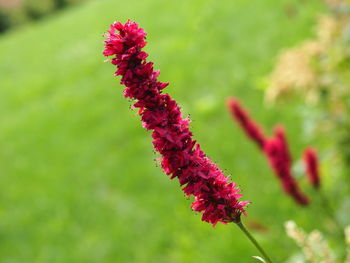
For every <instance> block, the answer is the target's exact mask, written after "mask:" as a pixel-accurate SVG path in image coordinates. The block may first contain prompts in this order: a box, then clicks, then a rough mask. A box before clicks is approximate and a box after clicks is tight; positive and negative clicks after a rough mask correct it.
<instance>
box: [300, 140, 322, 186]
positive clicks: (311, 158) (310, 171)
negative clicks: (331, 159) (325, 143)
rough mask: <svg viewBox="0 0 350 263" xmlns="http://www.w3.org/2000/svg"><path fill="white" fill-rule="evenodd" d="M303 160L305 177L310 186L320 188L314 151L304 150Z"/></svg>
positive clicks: (312, 149)
mask: <svg viewBox="0 0 350 263" xmlns="http://www.w3.org/2000/svg"><path fill="white" fill-rule="evenodd" d="M303 160H304V164H305V168H306V175H307V177H308V179H309V182H310V184H311V185H312V186H313V187H314V188H315V189H319V188H320V181H321V180H320V174H319V169H318V158H317V153H316V150H315V149H314V148H312V147H309V148H307V149H305V150H304V153H303Z"/></svg>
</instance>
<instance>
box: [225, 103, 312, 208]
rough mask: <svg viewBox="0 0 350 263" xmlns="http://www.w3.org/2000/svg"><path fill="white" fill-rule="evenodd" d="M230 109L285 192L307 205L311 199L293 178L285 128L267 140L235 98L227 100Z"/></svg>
mask: <svg viewBox="0 0 350 263" xmlns="http://www.w3.org/2000/svg"><path fill="white" fill-rule="evenodd" d="M227 106H228V109H229V111H230V113H231V115H232V117H233V120H235V121H236V122H237V123H238V124H239V125H240V127H241V128H242V130H243V131H244V132H245V133H246V135H247V136H248V138H250V139H251V140H252V141H253V142H255V143H256V144H257V145H258V147H259V148H260V150H261V151H262V152H263V153H264V154H265V156H266V158H267V159H268V161H269V163H270V166H271V167H272V169H273V171H274V173H275V175H276V177H277V178H278V179H279V180H280V182H281V184H282V187H283V190H284V192H285V193H286V194H287V195H290V196H291V197H292V198H293V199H294V201H295V202H296V203H297V204H299V205H307V204H308V203H309V199H308V198H307V196H306V195H305V194H304V193H302V191H301V190H300V188H299V186H298V183H297V181H296V180H295V179H294V177H293V176H292V171H291V165H292V158H291V156H290V151H289V146H288V142H287V139H286V135H285V131H284V128H283V127H282V126H281V125H278V126H276V127H275V129H274V136H272V137H270V138H266V136H265V135H264V132H263V131H262V129H261V128H260V127H259V125H258V124H257V123H256V122H255V121H254V120H253V119H252V118H251V117H250V115H249V113H248V111H247V110H246V109H244V108H243V106H242V105H241V103H240V102H239V101H238V100H237V99H235V98H229V99H228V100H227Z"/></svg>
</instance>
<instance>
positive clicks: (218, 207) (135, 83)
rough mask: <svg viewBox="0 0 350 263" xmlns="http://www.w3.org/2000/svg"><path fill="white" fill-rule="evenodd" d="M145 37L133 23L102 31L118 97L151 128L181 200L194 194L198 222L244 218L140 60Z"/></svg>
mask: <svg viewBox="0 0 350 263" xmlns="http://www.w3.org/2000/svg"><path fill="white" fill-rule="evenodd" d="M145 37H146V33H145V31H144V30H143V29H142V28H139V27H138V24H137V23H134V22H132V21H130V20H129V21H127V22H126V23H125V24H124V25H123V24H121V23H120V22H116V23H114V24H112V25H111V29H110V30H109V31H108V32H107V33H106V40H105V50H104V51H103V54H104V55H105V56H113V57H112V59H111V60H110V61H111V63H112V64H113V65H116V66H117V71H116V73H115V75H121V76H122V77H121V82H120V83H121V84H122V85H124V86H126V88H125V90H124V96H125V97H126V98H131V99H134V100H135V104H134V105H133V106H134V107H135V108H138V109H139V111H138V113H139V115H140V116H141V120H142V125H143V127H145V128H146V129H147V130H152V138H153V146H154V148H155V150H156V151H157V152H158V153H160V154H161V158H160V160H161V165H162V168H163V171H164V172H165V173H166V174H167V175H170V176H171V178H175V177H177V178H178V180H179V182H180V185H182V186H184V187H183V191H184V192H185V194H186V195H187V196H194V198H195V201H194V202H193V204H192V206H191V207H192V209H193V210H194V211H197V212H200V213H202V220H203V221H206V222H209V223H211V224H213V225H215V224H216V223H217V222H222V223H228V222H239V220H240V216H241V213H244V214H245V210H244V208H245V206H246V205H247V204H248V202H247V201H239V198H240V197H241V194H240V193H239V189H238V188H237V187H236V185H235V184H234V183H230V182H229V179H228V178H227V177H226V176H225V175H224V174H223V172H222V171H221V170H220V169H219V168H218V167H217V166H216V165H215V164H214V163H213V162H212V161H211V160H210V159H209V158H208V157H207V156H206V155H205V154H204V153H203V151H202V150H201V149H200V146H199V144H198V143H197V142H196V141H194V140H193V138H192V137H193V135H192V133H191V131H190V130H189V120H188V119H184V118H183V117H182V114H181V111H180V110H181V109H180V107H179V106H178V104H177V103H176V101H174V100H173V99H172V98H171V97H170V96H169V95H168V94H162V90H163V89H164V88H165V87H166V86H167V85H168V83H163V82H160V81H158V80H157V77H158V75H159V71H155V70H153V63H151V62H146V58H147V56H148V54H147V53H145V52H144V51H142V50H141V49H142V48H143V47H144V46H145V45H146V42H145Z"/></svg>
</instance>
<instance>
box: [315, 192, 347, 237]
mask: <svg viewBox="0 0 350 263" xmlns="http://www.w3.org/2000/svg"><path fill="white" fill-rule="evenodd" d="M317 192H318V195H319V196H320V199H321V202H322V204H321V205H322V207H323V209H324V210H325V212H326V213H327V215H328V216H329V217H330V218H331V219H332V221H333V222H334V224H335V225H336V226H337V228H338V229H339V231H340V233H341V234H342V235H344V233H343V227H342V225H341V224H340V222H339V221H338V219H337V218H336V216H335V212H334V210H333V209H332V207H331V205H330V204H329V201H328V199H327V197H326V196H325V195H324V193H323V191H322V190H321V189H318V190H317Z"/></svg>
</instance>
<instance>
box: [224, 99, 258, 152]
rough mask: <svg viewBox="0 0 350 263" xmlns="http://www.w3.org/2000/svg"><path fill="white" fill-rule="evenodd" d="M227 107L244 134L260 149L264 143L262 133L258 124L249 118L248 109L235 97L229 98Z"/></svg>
mask: <svg viewBox="0 0 350 263" xmlns="http://www.w3.org/2000/svg"><path fill="white" fill-rule="evenodd" d="M227 107H228V109H229V111H230V112H231V115H232V118H233V119H234V120H235V121H236V122H237V123H238V124H239V125H240V126H241V128H242V130H243V131H244V132H245V134H246V135H247V136H248V137H249V138H250V139H251V140H253V141H254V142H255V143H256V144H257V145H258V146H259V147H260V148H261V149H262V148H263V147H264V143H265V136H264V133H263V131H262V129H261V128H260V127H259V125H258V124H256V123H255V122H254V120H252V119H251V117H250V116H249V113H248V111H247V110H246V109H244V108H243V107H242V105H241V104H240V102H239V101H238V100H237V99H236V98H229V99H228V100H227Z"/></svg>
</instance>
